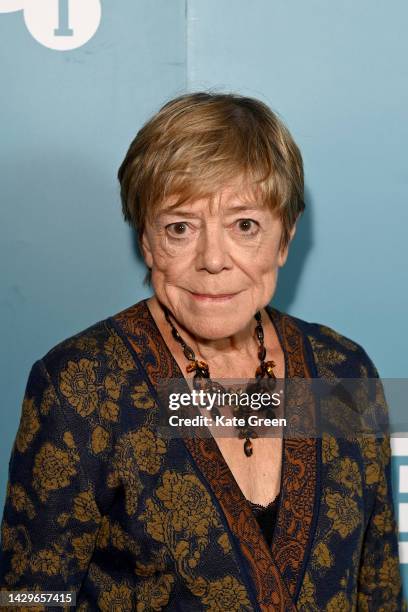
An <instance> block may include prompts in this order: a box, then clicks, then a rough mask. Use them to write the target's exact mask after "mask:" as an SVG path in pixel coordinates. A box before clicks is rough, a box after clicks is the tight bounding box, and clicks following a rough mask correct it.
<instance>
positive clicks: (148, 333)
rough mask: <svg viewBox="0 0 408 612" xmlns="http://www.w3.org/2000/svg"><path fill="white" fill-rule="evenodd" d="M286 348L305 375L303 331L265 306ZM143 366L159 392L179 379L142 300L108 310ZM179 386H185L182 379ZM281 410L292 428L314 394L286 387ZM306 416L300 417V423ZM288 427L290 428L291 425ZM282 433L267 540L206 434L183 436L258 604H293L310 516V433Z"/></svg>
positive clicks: (313, 465)
mask: <svg viewBox="0 0 408 612" xmlns="http://www.w3.org/2000/svg"><path fill="white" fill-rule="evenodd" d="M267 311H268V314H269V316H270V317H271V320H272V322H273V324H274V326H275V329H276V332H277V334H278V337H279V339H280V342H281V345H282V348H283V350H284V354H285V366H286V373H287V374H286V377H287V378H293V377H299V378H309V377H310V369H309V367H308V365H307V362H306V356H305V349H304V342H303V336H302V334H301V332H300V330H299V329H298V327H297V326H296V325H295V323H294V321H293V319H292V318H291V317H290V316H288V315H282V314H281V313H279V312H278V311H277V310H275V309H272V308H270V307H268V308H267ZM114 320H115V321H116V323H119V325H120V326H121V328H122V329H123V331H124V333H125V334H126V336H127V339H128V341H129V342H130V344H131V345H132V348H133V350H134V351H135V352H136V354H137V356H138V358H139V360H140V362H141V364H142V365H143V367H144V368H145V370H146V372H147V374H148V377H149V379H150V382H151V384H152V386H153V388H154V389H155V391H156V392H157V394H158V395H159V393H158V387H159V384H160V381H161V380H163V379H164V378H177V379H180V380H182V379H183V374H182V372H181V371H180V368H179V367H178V364H177V362H176V361H175V359H174V358H173V356H172V354H171V353H170V351H169V349H168V347H167V345H166V343H165V341H164V339H163V337H162V335H161V333H160V330H159V329H158V327H157V325H156V323H155V321H154V319H153V317H152V315H151V314H150V311H149V308H148V307H147V304H146V301H145V300H142V301H141V302H139V303H138V304H135V305H134V306H132V307H130V308H128V309H126V310H125V311H123V312H121V313H119V314H118V315H116V316H115V317H114ZM185 386H186V391H189V387H188V385H187V382H185ZM285 399H286V402H285V417H286V418H287V423H289V427H290V428H293V431H295V430H298V428H299V426H300V429H302V426H305V425H310V419H312V421H313V420H314V418H315V413H316V411H315V407H314V405H313V399H312V398H311V397H309V398H307V402H306V403H307V404H308V406H307V410H304V402H303V403H302V407H303V409H302V410H301V409H299V405H298V401H297V400H298V398H297V397H296V394H291V393H290V392H289V393H285ZM305 419H307V423H305ZM290 431H291V429H290ZM287 435H288V434H287V433H286V437H285V438H284V440H283V465H282V476H281V499H280V504H279V508H278V512H277V517H276V525H275V530H274V535H273V541H272V546H271V548H270V547H269V546H268V544H267V542H266V540H265V538H264V537H263V534H262V531H261V529H260V527H259V525H258V522H257V520H256V518H255V516H254V514H253V512H252V510H251V507H250V506H249V504H248V502H247V500H246V499H245V497H244V495H243V493H242V491H241V489H240V488H239V486H238V484H237V482H236V480H235V478H234V476H233V474H232V472H231V470H230V468H229V467H228V464H227V463H226V461H225V460H224V458H223V456H222V454H221V451H220V450H219V447H218V445H217V443H216V442H215V440H214V438H213V437H208V438H199V437H195V438H183V439H182V442H183V444H184V445H185V447H186V449H187V450H188V452H189V454H190V455H191V457H192V461H193V463H194V464H195V466H196V469H198V470H199V471H200V472H201V473H202V475H203V476H204V478H205V479H206V480H207V482H208V484H209V486H210V488H211V490H212V492H213V494H214V496H215V498H216V499H217V501H218V503H219V505H220V506H221V508H222V511H223V512H224V515H225V518H226V521H227V523H228V526H229V528H230V530H231V532H232V534H233V535H234V536H235V538H236V543H237V546H238V547H239V549H240V551H241V553H242V555H243V557H244V558H245V559H246V562H247V564H248V566H249V572H250V575H251V578H252V581H253V585H254V589H255V591H256V599H257V601H258V602H259V606H260V609H261V610H263V611H268V612H269V611H272V610H281V611H282V612H284V611H285V612H287V611H291V610H292V611H295V610H296V606H295V604H294V601H295V600H296V596H297V593H298V592H299V589H300V586H301V582H302V579H303V574H304V568H305V564H306V561H307V556H308V552H309V550H310V547H311V542H312V539H313V530H314V524H315V520H316V516H315V514H316V508H317V504H316V499H318V491H317V484H318V478H317V466H318V460H317V449H318V445H317V440H316V438H305V437H302V436H300V437H299V436H297V437H296V436H295V437H293V438H292V437H291V438H290V439H288V437H287Z"/></svg>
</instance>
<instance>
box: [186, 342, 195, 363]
mask: <svg viewBox="0 0 408 612" xmlns="http://www.w3.org/2000/svg"><path fill="white" fill-rule="evenodd" d="M183 353H184V355H185V356H186V357H187V359H189V360H190V361H194V359H195V354H194V351H193V349H192V348H190V347H189V346H187V344H186V345H185V347H184V350H183Z"/></svg>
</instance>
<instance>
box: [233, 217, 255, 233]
mask: <svg viewBox="0 0 408 612" xmlns="http://www.w3.org/2000/svg"><path fill="white" fill-rule="evenodd" d="M237 224H238V228H239V230H240V231H241V232H242V233H243V234H249V235H254V234H256V233H257V232H258V229H259V223H258V222H257V221H254V220H253V219H238V221H237Z"/></svg>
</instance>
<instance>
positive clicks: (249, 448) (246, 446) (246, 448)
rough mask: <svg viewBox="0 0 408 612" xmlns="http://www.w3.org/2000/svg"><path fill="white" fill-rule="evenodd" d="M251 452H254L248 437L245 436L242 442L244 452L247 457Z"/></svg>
mask: <svg viewBox="0 0 408 612" xmlns="http://www.w3.org/2000/svg"><path fill="white" fill-rule="evenodd" d="M253 452H254V449H253V448H252V442H251V440H250V439H249V438H247V439H246V441H245V444H244V453H245V454H246V456H247V457H250V456H251V455H252V453H253Z"/></svg>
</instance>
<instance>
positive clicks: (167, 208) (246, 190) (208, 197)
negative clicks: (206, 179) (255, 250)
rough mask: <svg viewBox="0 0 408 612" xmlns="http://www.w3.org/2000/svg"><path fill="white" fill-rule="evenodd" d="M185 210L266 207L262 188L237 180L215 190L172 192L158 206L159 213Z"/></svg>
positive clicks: (209, 211)
mask: <svg viewBox="0 0 408 612" xmlns="http://www.w3.org/2000/svg"><path fill="white" fill-rule="evenodd" d="M179 208H183V210H188V209H190V210H192V211H194V210H204V211H206V212H208V214H218V213H219V212H221V211H224V212H225V211H227V210H246V209H251V210H253V209H257V208H259V209H264V208H265V202H264V200H263V197H262V194H261V192H260V189H259V188H258V187H257V186H256V185H249V184H248V183H246V182H244V181H242V180H237V181H234V182H233V183H226V184H225V185H223V186H221V187H218V188H216V189H213V190H205V189H201V190H200V189H198V190H196V191H195V192H192V193H184V194H183V193H181V194H177V193H174V194H171V195H169V196H167V197H166V198H164V199H163V201H162V202H161V203H160V204H159V205H158V207H157V213H158V214H160V213H167V212H168V213H171V212H176V211H177V209H179Z"/></svg>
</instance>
